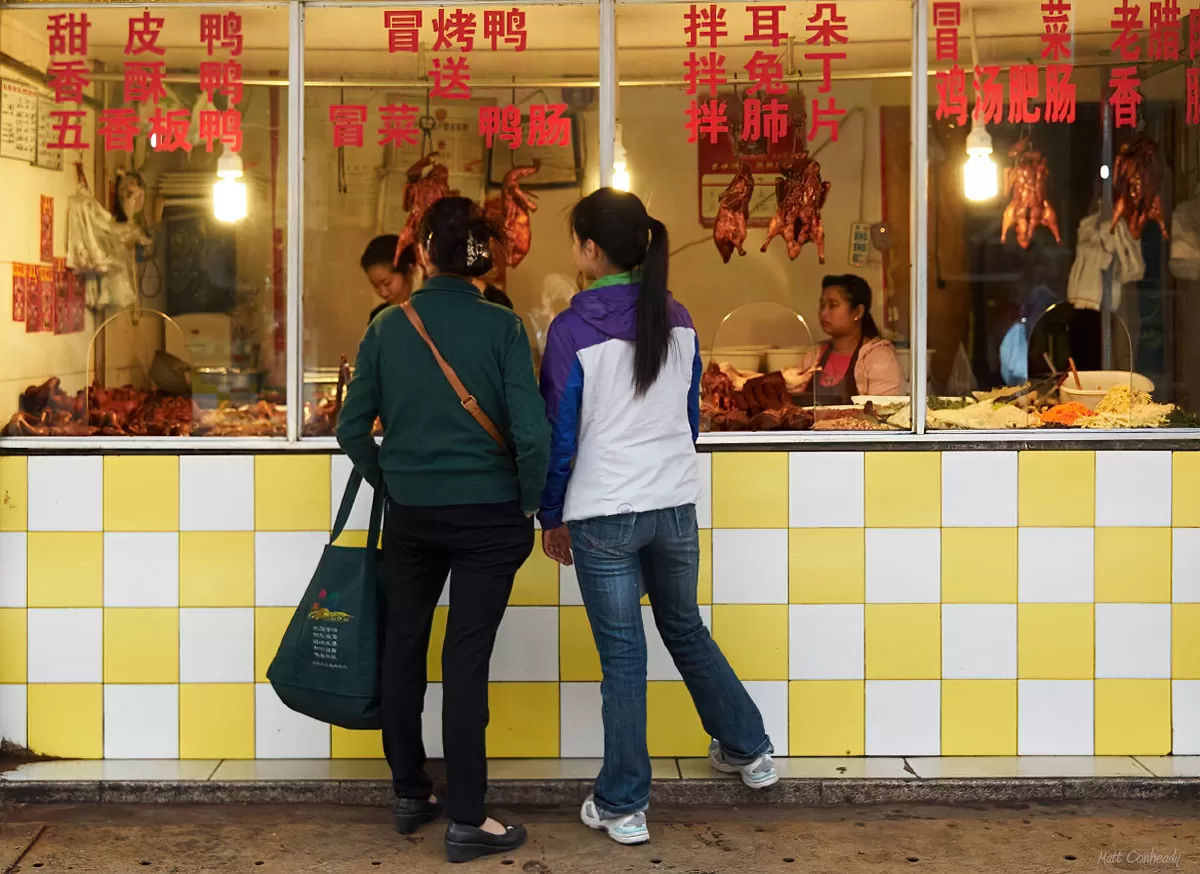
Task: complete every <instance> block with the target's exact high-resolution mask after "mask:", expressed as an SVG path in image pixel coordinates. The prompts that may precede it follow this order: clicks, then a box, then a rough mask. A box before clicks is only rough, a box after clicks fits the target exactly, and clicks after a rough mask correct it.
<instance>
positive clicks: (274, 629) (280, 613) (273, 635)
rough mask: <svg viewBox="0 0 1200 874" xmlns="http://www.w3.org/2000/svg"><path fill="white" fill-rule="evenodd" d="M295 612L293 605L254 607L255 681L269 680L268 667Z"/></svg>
mask: <svg viewBox="0 0 1200 874" xmlns="http://www.w3.org/2000/svg"><path fill="white" fill-rule="evenodd" d="M295 612H296V611H295V610H294V609H293V608H291V607H255V608H254V682H256V683H265V682H267V668H269V667H271V661H272V660H273V659H274V658H275V653H276V652H278V651H279V642H280V641H281V640H283V633H284V632H285V631H287V627H288V623H289V622H291V621H292V614H293V613H295Z"/></svg>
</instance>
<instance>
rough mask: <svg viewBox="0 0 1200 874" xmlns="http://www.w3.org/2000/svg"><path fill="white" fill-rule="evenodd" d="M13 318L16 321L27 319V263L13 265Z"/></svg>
mask: <svg viewBox="0 0 1200 874" xmlns="http://www.w3.org/2000/svg"><path fill="white" fill-rule="evenodd" d="M12 292H13V301H12V320H13V321H14V322H23V321H25V265H24V264H14V265H13V266H12Z"/></svg>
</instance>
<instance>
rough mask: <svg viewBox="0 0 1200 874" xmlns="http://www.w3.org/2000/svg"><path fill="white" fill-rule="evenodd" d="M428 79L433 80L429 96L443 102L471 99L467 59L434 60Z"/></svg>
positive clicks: (469, 69) (469, 71)
mask: <svg viewBox="0 0 1200 874" xmlns="http://www.w3.org/2000/svg"><path fill="white" fill-rule="evenodd" d="M432 63H433V66H432V69H431V70H430V71H429V77H430V78H431V79H432V80H433V88H431V89H430V92H429V93H430V95H431V96H433V97H440V98H442V99H443V100H467V99H469V98H470V97H471V68H470V67H469V66H468V64H467V59H466V58H462V57H458V58H434V59H433V62H432Z"/></svg>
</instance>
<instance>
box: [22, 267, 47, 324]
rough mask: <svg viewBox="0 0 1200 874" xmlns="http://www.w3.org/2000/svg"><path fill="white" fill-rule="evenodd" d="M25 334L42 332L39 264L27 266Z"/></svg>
mask: <svg viewBox="0 0 1200 874" xmlns="http://www.w3.org/2000/svg"><path fill="white" fill-rule="evenodd" d="M22 266H23V267H24V268H25V333H26V334H37V333H38V332H40V331H41V330H42V289H41V287H40V286H39V285H38V268H39V267H40V266H41V265H39V264H25V265H22Z"/></svg>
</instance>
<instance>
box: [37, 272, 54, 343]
mask: <svg viewBox="0 0 1200 874" xmlns="http://www.w3.org/2000/svg"><path fill="white" fill-rule="evenodd" d="M38 286H39V287H40V290H41V315H42V331H44V332H46V333H53V332H54V268H53V267H52V266H50V265H48V264H39V265H38Z"/></svg>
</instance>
